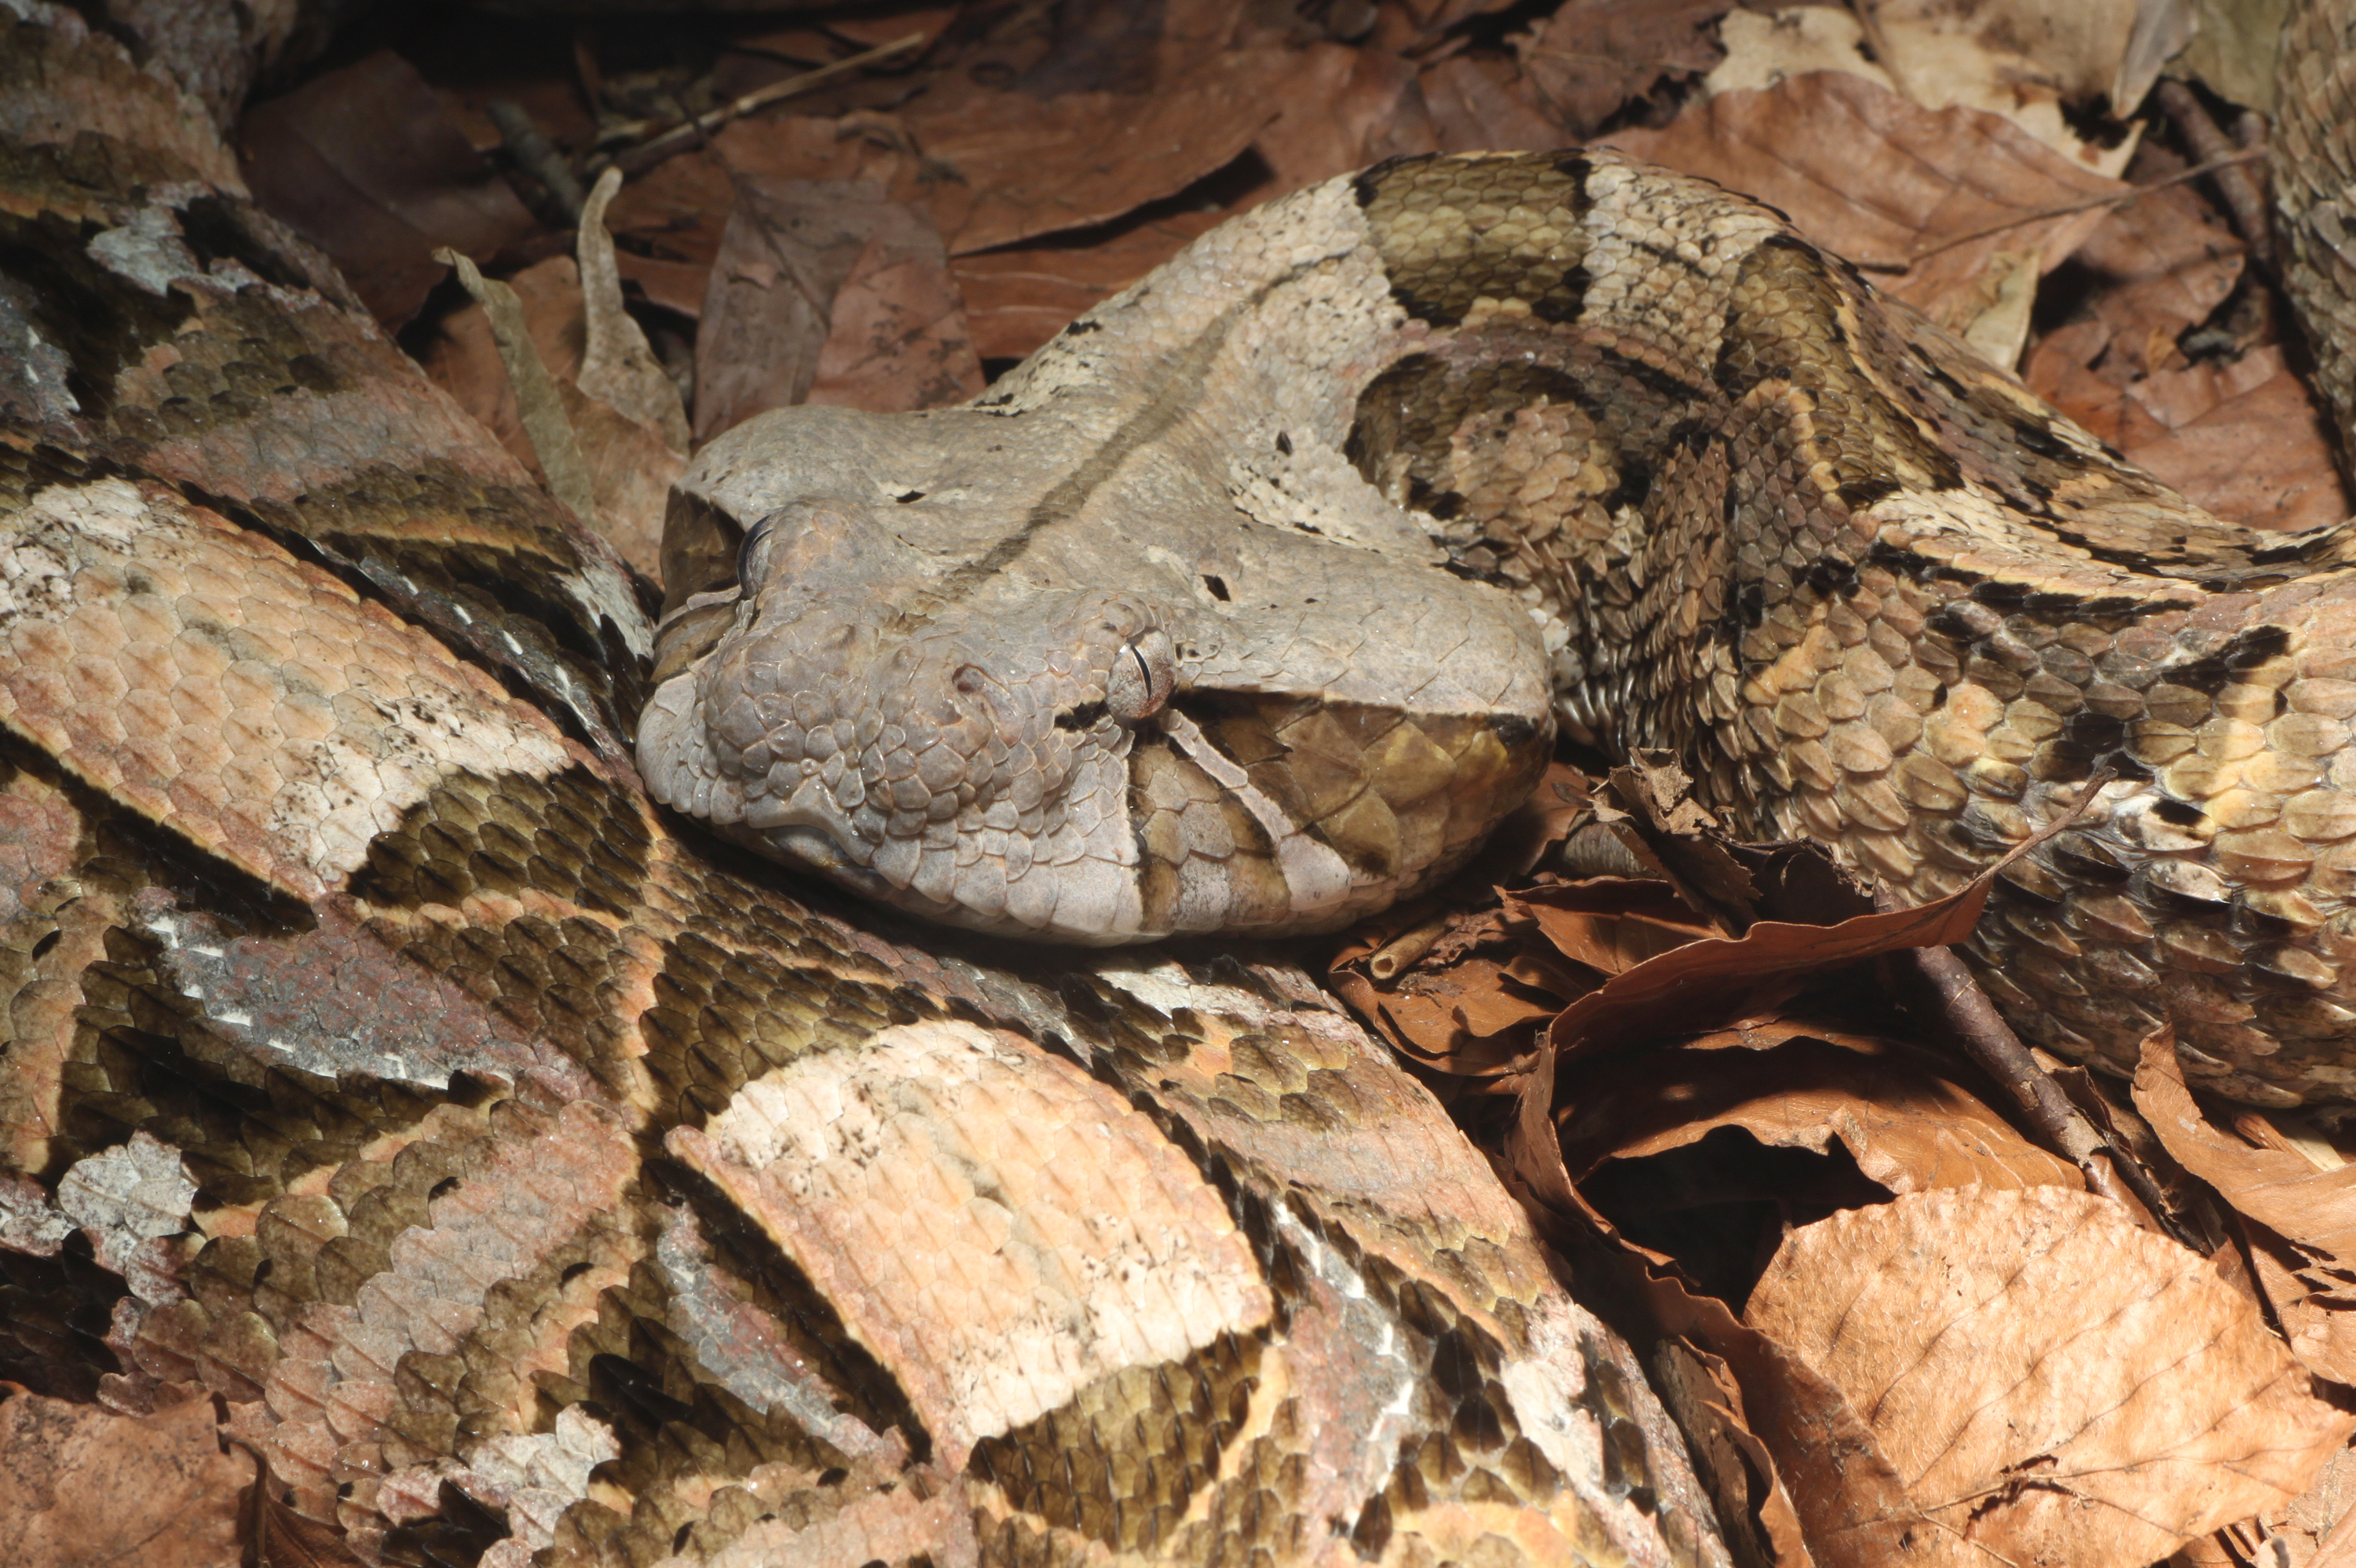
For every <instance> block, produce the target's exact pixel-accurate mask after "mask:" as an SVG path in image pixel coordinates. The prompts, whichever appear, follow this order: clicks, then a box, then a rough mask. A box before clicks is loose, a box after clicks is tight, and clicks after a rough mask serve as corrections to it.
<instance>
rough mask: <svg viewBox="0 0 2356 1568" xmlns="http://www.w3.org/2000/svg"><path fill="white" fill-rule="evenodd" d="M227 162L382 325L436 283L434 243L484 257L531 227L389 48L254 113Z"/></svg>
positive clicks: (436, 100)
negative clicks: (324, 257)
mask: <svg viewBox="0 0 2356 1568" xmlns="http://www.w3.org/2000/svg"><path fill="white" fill-rule="evenodd" d="M238 153H239V156H240V158H241V162H242V163H243V165H244V168H245V177H246V183H247V184H248V185H249V186H250V187H252V190H253V195H254V199H255V200H257V201H259V202H260V203H261V204H262V206H263V207H265V208H268V209H269V210H270V211H271V212H272V213H273V214H274V215H276V216H277V217H279V218H281V219H284V220H285V221H286V223H287V224H288V225H289V226H290V227H292V228H293V229H295V231H296V232H297V233H299V234H301V235H302V236H303V237H304V238H305V239H306V240H310V241H311V242H312V243H313V244H315V245H316V246H318V247H319V249H321V250H322V251H326V252H327V254H328V256H329V257H331V258H333V260H334V261H335V263H336V265H337V267H339V268H341V269H342V271H343V274H344V276H345V277H346V278H348V279H349V280H350V282H351V285H352V287H353V289H354V290H355V291H356V292H357V293H359V296H360V298H361V299H362V300H363V301H365V302H366V303H367V304H368V307H369V311H370V312H371V313H373V314H374V315H375V316H376V318H377V319H378V320H379V321H381V322H383V323H384V324H385V325H388V326H398V325H401V324H402V322H405V321H407V320H408V319H409V318H410V317H411V316H412V315H416V314H417V307H418V306H419V305H421V304H423V303H424V300H425V295H426V293H427V291H429V290H430V289H432V288H433V287H434V284H435V283H438V282H440V281H441V278H442V264H441V263H440V262H438V261H435V260H434V254H433V252H434V248H435V247H436V246H447V247H449V248H450V249H451V250H454V251H460V252H463V253H466V254H470V255H488V254H489V253H490V252H491V251H496V250H498V248H499V247H500V246H502V245H504V244H507V243H509V241H510V240H516V239H519V238H520V237H521V236H522V235H524V234H527V233H529V232H530V230H531V229H532V227H533V225H532V219H531V215H530V213H528V212H526V211H525V210H524V208H523V204H522V203H521V202H519V201H518V200H517V199H516V198H515V193H514V192H512V191H510V190H509V188H508V187H507V183H506V182H505V181H504V180H501V179H500V178H499V177H498V176H497V175H495V174H493V173H492V172H491V171H490V169H489V167H488V166H487V165H485V164H484V162H483V160H482V158H481V157H480V156H479V155H477V153H476V152H475V149H474V146H473V144H470V143H469V142H468V141H467V140H466V133H464V132H462V131H460V130H459V129H458V127H457V123H456V122H455V121H454V120H453V119H452V118H451V117H450V113H449V111H448V109H447V107H446V106H445V105H444V102H443V101H442V98H441V96H440V95H439V94H437V93H436V92H435V91H434V90H433V89H432V88H430V87H428V86H426V85H425V80H424V79H423V78H422V77H420V76H419V75H418V74H417V72H416V71H415V70H413V69H411V68H410V66H409V64H408V63H407V62H406V61H404V60H403V59H401V57H400V56H398V55H395V54H392V53H391V52H390V51H384V50H380V51H379V52H378V53H376V54H372V55H370V56H369V57H368V58H367V59H363V60H361V61H359V63H358V64H357V65H350V66H346V67H345V68H344V69H341V70H335V71H329V72H327V74H326V75H324V76H317V77H314V78H312V79H311V80H309V81H307V82H305V83H304V84H303V85H302V86H301V87H299V88H297V89H295V91H293V92H290V93H288V94H286V96H284V98H276V99H273V100H272V101H269V102H267V103H263V104H261V105H258V106H257V107H255V108H254V109H253V110H252V112H249V113H248V114H247V115H246V117H245V123H244V124H243V125H242V126H241V128H240V130H239V133H238Z"/></svg>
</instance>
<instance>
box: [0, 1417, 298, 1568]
mask: <svg viewBox="0 0 2356 1568" xmlns="http://www.w3.org/2000/svg"><path fill="white" fill-rule="evenodd" d="M12 1393H13V1397H6V1396H9V1395H11V1394H12ZM0 1398H5V1403H0V1556H5V1558H6V1560H7V1562H8V1563H9V1564H10V1568H101V1565H102V1564H108V1563H131V1562H135V1563H141V1564H143V1568H221V1565H223V1564H226V1563H234V1562H236V1561H237V1560H238V1528H237V1527H238V1515H239V1513H240V1511H241V1506H242V1505H241V1500H240V1499H241V1495H242V1494H243V1493H244V1491H245V1489H246V1488H247V1487H248V1486H249V1485H251V1484H252V1481H253V1478H254V1466H253V1462H252V1460H251V1459H250V1458H248V1457H247V1456H245V1455H243V1454H241V1453H234V1452H232V1453H223V1452H222V1451H221V1445H220V1442H219V1441H218V1439H217V1436H216V1433H217V1431H218V1427H217V1425H216V1424H215V1422H214V1419H213V1405H212V1402H211V1401H210V1400H208V1399H193V1400H189V1401H187V1403H182V1404H177V1405H174V1406H172V1407H171V1408H169V1409H167V1410H164V1411H160V1412H158V1413H155V1414H154V1415H145V1416H138V1415H117V1414H115V1413H113V1412H112V1411H108V1410H103V1409H101V1408H99V1407H97V1406H95V1405H82V1404H69V1403H66V1402H64V1401H62V1400H55V1399H48V1398H45V1397H43V1396H42V1395H40V1394H36V1393H26V1392H22V1391H20V1390H16V1386H15V1385H14V1384H5V1385H0Z"/></svg>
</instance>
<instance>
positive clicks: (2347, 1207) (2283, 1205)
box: [2135, 1029, 2356, 1272]
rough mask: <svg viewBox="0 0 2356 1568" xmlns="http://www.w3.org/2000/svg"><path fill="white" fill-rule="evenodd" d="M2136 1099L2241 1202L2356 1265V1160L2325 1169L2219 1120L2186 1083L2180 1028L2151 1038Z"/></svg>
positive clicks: (2193, 1164)
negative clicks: (2224, 1128)
mask: <svg viewBox="0 0 2356 1568" xmlns="http://www.w3.org/2000/svg"><path fill="white" fill-rule="evenodd" d="M2135 1103H2136V1110H2138V1111H2141V1112H2142V1113H2143V1114H2144V1115H2145V1117H2146V1118H2147V1120H2148V1121H2149V1122H2150V1123H2151V1126H2152V1131H2154V1132H2156V1133H2158V1135H2159V1140H2160V1143H2161V1144H2162V1145H2163V1146H2164V1147H2166V1148H2167V1150H2168V1152H2169V1155H2170V1156H2171V1157H2173V1158H2174V1159H2175V1160H2176V1161H2177V1163H2178V1164H2179V1165H2181V1166H2183V1167H2184V1168H2185V1169H2187V1170H2189V1171H2190V1172H2191V1173H2192V1174H2193V1175H2195V1176H2197V1177H2199V1178H2201V1180H2203V1181H2206V1182H2207V1183H2209V1185H2210V1186H2211V1187H2214V1188H2215V1189H2217V1194H2218V1196H2219V1197H2221V1198H2222V1199H2224V1200H2225V1201H2226V1202H2228V1203H2230V1204H2232V1205H2233V1208H2234V1209H2235V1210H2237V1211H2240V1212H2241V1213H2244V1214H2246V1215H2248V1216H2249V1217H2250V1218H2251V1219H2253V1220H2255V1221H2258V1222H2259V1223H2260V1224H2262V1225H2265V1226H2266V1227H2267V1228H2268V1229H2269V1230H2272V1231H2275V1232H2278V1233H2279V1234H2281V1235H2282V1236H2284V1237H2285V1238H2286V1239H2288V1240H2290V1241H2293V1242H2296V1243H2298V1244H2299V1245H2300V1246H2302V1247H2305V1248H2308V1250H2310V1251H2312V1252H2314V1253H2318V1254H2320V1255H2326V1256H2329V1257H2330V1258H2332V1259H2334V1260H2336V1262H2337V1263H2338V1264H2339V1266H2340V1267H2342V1268H2345V1269H2348V1270H2350V1271H2351V1272H2356V1166H2341V1167H2340V1168H2339V1169H2337V1170H2318V1169H2317V1168H2315V1167H2314V1166H2313V1165H2311V1164H2309V1163H2308V1160H2307V1158H2306V1157H2305V1156H2303V1155H2299V1154H2296V1153H2293V1152H2291V1151H2289V1150H2287V1149H2276V1148H2254V1147H2250V1145H2249V1144H2247V1143H2246V1142H2244V1140H2243V1139H2241V1138H2239V1137H2236V1136H2233V1135H2232V1134H2230V1133H2223V1132H2220V1131H2219V1130H2218V1129H2217V1128H2215V1127H2213V1126H2211V1125H2209V1123H2208V1121H2207V1119H2206V1118H2204V1117H2203V1116H2202V1115H2201V1108H2200V1106H2199V1105H2197V1104H2194V1103H2193V1099H2192V1096H2191V1094H2190V1092H2188V1091H2187V1089H2186V1088H2185V1083H2184V1068H2183V1064H2182V1063H2181V1062H2180V1061H2179V1060H2178V1059H2177V1054H2176V1040H2175V1036H2174V1033H2173V1031H2172V1030H2169V1029H2161V1030H2158V1031H2157V1032H2156V1033H2154V1034H2153V1035H2152V1036H2151V1038H2150V1039H2148V1040H2145V1041H2144V1042H2143V1058H2142V1060H2141V1061H2139V1062H2137V1063H2136V1075H2135Z"/></svg>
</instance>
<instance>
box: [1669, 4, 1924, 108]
mask: <svg viewBox="0 0 2356 1568" xmlns="http://www.w3.org/2000/svg"><path fill="white" fill-rule="evenodd" d="M1718 37H1719V43H1721V44H1722V45H1724V46H1725V48H1726V59H1724V60H1723V61H1721V62H1720V63H1719V67H1718V69H1715V70H1713V71H1711V72H1710V73H1709V75H1708V76H1707V77H1704V78H1703V79H1702V89H1703V91H1706V92H1708V93H1710V94H1711V95H1713V96H1715V95H1716V94H1718V93H1721V92H1756V91H1763V90H1764V89H1767V88H1770V87H1772V86H1774V85H1775V84H1776V83H1777V82H1779V81H1783V80H1787V79H1788V78H1791V77H1795V76H1805V75H1807V74H1808V73H1809V72H1810V71H1817V70H1845V71H1847V72H1848V73H1849V74H1850V75H1851V76H1861V77H1863V78H1864V79H1865V80H1868V81H1869V82H1871V83H1873V84H1874V85H1875V86H1876V87H1881V88H1888V89H1889V90H1890V91H1893V92H1895V91H1897V90H1898V87H1897V83H1895V82H1893V81H1891V80H1890V73H1889V72H1888V71H1886V70H1884V69H1881V68H1880V67H1879V66H1878V65H1876V64H1874V63H1873V60H1872V58H1871V52H1870V50H1869V47H1868V46H1867V44H1866V41H1865V28H1864V27H1863V26H1862V25H1861V24H1859V23H1858V19H1857V14H1856V13H1855V12H1853V11H1846V10H1836V9H1834V8H1833V7H1831V6H1829V5H1794V6H1791V7H1788V8H1787V9H1784V10H1781V11H1777V12H1775V13H1774V14H1773V15H1772V16H1762V14H1760V13H1759V12H1757V11H1730V12H1728V13H1727V16H1726V19H1725V20H1724V21H1723V22H1720V23H1719V28H1718Z"/></svg>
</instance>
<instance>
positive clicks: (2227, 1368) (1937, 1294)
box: [1744, 1187, 2356, 1568]
mask: <svg viewBox="0 0 2356 1568" xmlns="http://www.w3.org/2000/svg"><path fill="white" fill-rule="evenodd" d="M1744 1318H1745V1321H1746V1323H1747V1324H1748V1325H1749V1326H1750V1327H1751V1328H1754V1329H1756V1330H1757V1331H1759V1332H1760V1333H1762V1334H1763V1335H1765V1336H1767V1337H1769V1338H1770V1339H1773V1340H1774V1341H1776V1342H1777V1343H1779V1344H1781V1345H1783V1346H1784V1347H1787V1348H1788V1349H1789V1352H1790V1353H1791V1354H1793V1355H1794V1356H1795V1357H1796V1358H1798V1359H1799V1360H1801V1361H1803V1362H1804V1363H1805V1364H1806V1365H1807V1366H1809V1367H1811V1368H1813V1369H1815V1371H1817V1372H1818V1373H1819V1374H1820V1375H1822V1376H1823V1377H1824V1378H1825V1379H1826V1381H1829V1382H1830V1383H1831V1384H1832V1385H1833V1386H1834V1387H1836V1388H1837V1389H1838V1390H1839V1391H1840V1392H1841V1393H1842V1395H1843V1396H1844V1398H1845V1400H1846V1403H1847V1405H1848V1406H1849V1408H1850V1409H1851V1410H1853V1411H1855V1412H1857V1413H1858V1414H1859V1415H1861V1416H1862V1417H1863V1418H1864V1419H1865V1421H1866V1423H1867V1424H1868V1425H1869V1429H1870V1432H1871V1435H1872V1441H1873V1445H1874V1448H1875V1450H1876V1451H1877V1452H1878V1453H1879V1455H1880V1456H1885V1458H1886V1461H1887V1463H1888V1464H1889V1465H1890V1467H1891V1468H1892V1470H1893V1472H1894V1473H1895V1474H1896V1475H1897V1476H1899V1477H1901V1479H1902V1482H1903V1485H1904V1487H1905V1499H1904V1505H1903V1506H1902V1507H1900V1508H1896V1509H1890V1511H1887V1512H1882V1513H1879V1514H1869V1515H1863V1516H1858V1517H1852V1518H1844V1519H1822V1518H1808V1513H1807V1508H1806V1504H1805V1502H1804V1501H1803V1503H1802V1511H1803V1517H1804V1518H1807V1519H1808V1522H1809V1523H1810V1524H1811V1525H1812V1526H1813V1527H1814V1528H1812V1529H1811V1531H1810V1535H1809V1540H1810V1543H1811V1545H1812V1546H1813V1547H1814V1548H1815V1552H1816V1554H1817V1557H1818V1560H1819V1561H1820V1562H1822V1563H1826V1565H1827V1568H1838V1565H1842V1564H1847V1563H1857V1564H1860V1565H1862V1564H1865V1563H1890V1562H1893V1561H1904V1562H1909V1563H1913V1562H1923V1563H1950V1562H1952V1563H1990V1564H1994V1563H2024V1562H2037V1563H2149V1562H2152V1561H2154V1560H2156V1559H2158V1558H2159V1557H2162V1556H2165V1555H2166V1554H2168V1553H2169V1552H2172V1551H2174V1550H2175V1549H2176V1548H2177V1547H2178V1546H2179V1545H2180V1544H2182V1543H2183V1542H2184V1541H2186V1540H2188V1539H2190V1537H2192V1536H2196V1535H2201V1534H2204V1533H2206V1532H2208V1531H2212V1530H2215V1529H2216V1528H2218V1527H2219V1526H2220V1525H2222V1524H2225V1523H2228V1522H2230V1521H2232V1520H2236V1519H2240V1518H2242V1517H2244V1516H2245V1515H2247V1514H2250V1513H2253V1512H2255V1511H2257V1510H2258V1509H2262V1508H2265V1507H2268V1506H2272V1505H2278V1504H2280V1503H2281V1502H2284V1501H2286V1500H2287V1499H2290V1498H2292V1497H2295V1496H2297V1494H2298V1493H2299V1492H2300V1491H2301V1490H2303V1489H2304V1488H2306V1486H2307V1485H2308V1481H2309V1480H2310V1479H2312V1477H2314V1475H2315V1473H2316V1472H2317V1471H2318V1470H2319V1469H2320V1468H2321V1467H2322V1466H2323V1464H2324V1463H2325V1461H2326V1460H2328V1459H2329V1457H2330V1456H2331V1455H2332V1453H2333V1452H2334V1450H2336V1449H2337V1448H2338V1447H2339V1446H2340V1445H2341V1444H2342V1443H2344V1442H2346V1441H2347V1438H2348V1435H2349V1433H2350V1431H2351V1429H2356V1417H2351V1416H2350V1415H2348V1414H2345V1413H2341V1412H2340V1411H2338V1410H2336V1409H2334V1408H2333V1407H2332V1406H2331V1405H2329V1404H2328V1403H2325V1402H2323V1401H2322V1400H2319V1399H2318V1398H2316V1397H2315V1395H2314V1393H2313V1392H2312V1390H2311V1385H2310V1381H2309V1379H2308V1374H2307V1372H2306V1371H2304V1370H2303V1369H2301V1368H2300V1367H2299V1366H2298V1365H2297V1362H2295V1361H2294V1360H2291V1358H2290V1356H2289V1355H2288V1354H2287V1353H2286V1351H2285V1350H2284V1349H2282V1346H2281V1344H2280V1342H2279V1341H2278V1340H2276V1339H2275V1338H2274V1337H2273V1336H2272V1335H2271V1334H2270V1333H2269V1332H2268V1331H2267V1329H2266V1328H2265V1323H2264V1321H2263V1320H2262V1319H2261V1318H2260V1317H2258V1316H2257V1314H2256V1313H2255V1312H2254V1311H2253V1310H2252V1309H2251V1307H2250V1305H2249V1303H2248V1302H2247V1301H2246V1300H2245V1299H2244V1298H2243V1297H2242V1296H2239V1295H2237V1294H2236V1293H2235V1292H2233V1290H2232V1289H2231V1288H2230V1287H2228V1286H2227V1285H2224V1284H2223V1283H2222V1281H2220V1280H2219V1279H2218V1278H2217V1276H2216V1275H2215V1274H2214V1273H2213V1272H2211V1269H2210V1267H2209V1265H2208V1264H2207V1262H2206V1261H2205V1260H2204V1259H2202V1258H2201V1257H2200V1256H2199V1255H2198V1254H2197V1253H2190V1252H2187V1251H2186V1250H2185V1249H2183V1248H2181V1247H2179V1246H2177V1245H2175V1244H2174V1243H2170V1242H2167V1241H2164V1240H2162V1239H2160V1238H2158V1237H2156V1236H2154V1235H2152V1234H2150V1233H2149V1232H2146V1231H2143V1230H2140V1229H2138V1228H2137V1227H2136V1225H2135V1224H2134V1223H2133V1222H2132V1221H2130V1220H2128V1218H2127V1217H2126V1214H2125V1213H2124V1212H2123V1211H2121V1210H2120V1209H2119V1208H2118V1206H2117V1205H2115V1204H2113V1203H2109V1202H2107V1201H2105V1200H2102V1199H2099V1198H2095V1197H2093V1196H2091V1195H2089V1194H2086V1193H2083V1192H2072V1191H2069V1190H2066V1189H2062V1188H2058V1187H2034V1188H2029V1189H2021V1190H2017V1191H1992V1190H1988V1189H1977V1188H1964V1189H1941V1190H1937V1191H1932V1192H1926V1193H1920V1194H1915V1195H1912V1196H1908V1197H1902V1198H1900V1199H1897V1200H1894V1201H1892V1202H1890V1203H1888V1204H1883V1205H1879V1206H1877V1207H1875V1208H1871V1209H1864V1210H1857V1211H1849V1212H1846V1213H1839V1214H1835V1215H1833V1216H1832V1217H1831V1218H1829V1219H1827V1220H1824V1221H1819V1222H1818V1223H1816V1224H1814V1225H1808V1226H1804V1227H1802V1228H1801V1229H1799V1230H1797V1231H1794V1232H1792V1234H1791V1235H1790V1236H1789V1237H1788V1238H1787V1239H1786V1241H1785V1243H1784V1244H1783V1248H1782V1249H1781V1250H1780V1251H1779V1252H1778V1253H1776V1256H1775V1258H1774V1260H1773V1262H1772V1263H1771V1264H1769V1265H1768V1268H1767V1272H1766V1274H1765V1275H1763V1276H1762V1278H1761V1280H1760V1282H1759V1285H1758V1286H1757V1288H1756V1289H1755V1290H1754V1291H1753V1292H1752V1293H1751V1299H1750V1302H1749V1305H1748V1306H1747V1307H1746V1308H1745V1312H1744ZM1780 1457H1781V1458H1782V1459H1783V1462H1784V1463H1785V1464H1786V1466H1792V1465H1794V1464H1826V1465H1830V1464H1840V1465H1850V1464H1854V1462H1855V1456H1854V1455H1853V1454H1850V1453H1847V1452H1841V1453H1838V1454H1835V1453H1832V1452H1829V1451H1825V1450H1822V1449H1821V1448H1820V1449H1819V1451H1817V1452H1814V1453H1809V1454H1804V1455H1803V1456H1800V1457H1799V1458H1797V1459H1795V1458H1794V1456H1793V1455H1791V1454H1788V1453H1787V1454H1783V1455H1781V1456H1780Z"/></svg>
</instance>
